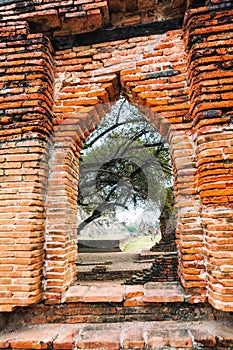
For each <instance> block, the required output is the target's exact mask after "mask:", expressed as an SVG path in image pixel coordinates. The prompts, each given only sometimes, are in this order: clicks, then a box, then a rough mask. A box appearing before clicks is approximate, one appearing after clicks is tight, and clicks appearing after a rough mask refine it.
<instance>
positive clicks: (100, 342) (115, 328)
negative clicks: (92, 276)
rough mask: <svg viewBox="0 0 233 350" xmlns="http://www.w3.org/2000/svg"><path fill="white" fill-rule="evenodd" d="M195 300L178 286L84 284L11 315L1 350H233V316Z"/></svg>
mask: <svg viewBox="0 0 233 350" xmlns="http://www.w3.org/2000/svg"><path fill="white" fill-rule="evenodd" d="M194 301H195V300H193V299H192V297H190V296H188V295H186V294H185V293H184V291H183V289H182V287H181V286H180V284H179V283H177V282H172V283H169V282H167V283H154V282H149V283H146V284H145V285H123V284H121V283H119V282H118V283H117V282H115V283H110V282H101V283H100V282H95V283H93V282H92V283H90V282H89V283H87V282H82V283H79V284H76V285H74V286H72V287H71V288H70V289H69V290H68V291H67V293H66V295H65V298H64V300H63V303H62V304H61V305H49V304H47V305H46V303H39V304H37V305H35V306H31V307H25V308H19V309H18V310H16V311H15V312H13V313H12V314H9V316H8V320H7V321H8V324H7V325H6V327H5V328H4V329H3V330H2V332H1V333H0V349H20V350H26V349H30V350H34V349H48V350H53V349H54V350H55V349H61V350H62V349H73V350H77V349H89V350H91V349H98V350H105V349H106V350H108V349H109V350H110V349H111V350H115V349H118V350H120V349H137V350H142V349H145V350H150V349H171V350H172V349H180V350H181V349H197V350H198V349H200V350H201V349H214V350H215V349H218V350H229V349H233V315H232V313H223V312H219V311H216V310H213V309H212V307H211V306H210V305H209V304H207V303H200V304H195V303H193V302H194Z"/></svg>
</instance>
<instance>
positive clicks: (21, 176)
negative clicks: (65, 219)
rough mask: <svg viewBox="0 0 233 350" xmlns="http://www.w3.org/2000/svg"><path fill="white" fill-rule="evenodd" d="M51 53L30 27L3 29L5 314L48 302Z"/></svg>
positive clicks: (0, 128)
mask: <svg viewBox="0 0 233 350" xmlns="http://www.w3.org/2000/svg"><path fill="white" fill-rule="evenodd" d="M51 51H52V49H51V47H50V44H49V41H48V39H47V38H45V37H44V36H43V35H41V34H30V33H29V31H28V26H27V24H26V23H22V22H19V23H18V22H16V23H10V22H9V23H8V24H7V25H6V24H5V25H4V26H3V25H1V28H0V60H1V68H0V91H1V92H0V101H1V103H0V136H1V141H0V154H1V155H0V157H1V173H0V181H1V204H0V236H1V239H0V251H1V261H0V295H1V301H0V309H1V311H8V310H11V309H12V307H13V306H14V305H18V304H19V305H25V304H31V303H35V302H37V301H38V300H40V299H41V297H42V290H41V283H42V267H43V258H44V251H43V244H44V221H45V209H44V197H45V187H46V178H47V172H48V164H47V160H46V159H47V150H46V148H47V142H46V139H47V137H48V135H49V133H50V130H51V127H52V123H51V121H52V105H53V99H52V91H53V67H52V66H53V58H52V56H51Z"/></svg>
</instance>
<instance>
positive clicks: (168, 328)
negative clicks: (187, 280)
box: [0, 321, 233, 350]
mask: <svg viewBox="0 0 233 350" xmlns="http://www.w3.org/2000/svg"><path fill="white" fill-rule="evenodd" d="M232 330H233V323H232V322H229V321H228V322H224V321H221V322H220V321H205V322H200V321H197V322H171V321H168V322H166V321H163V322H123V323H109V324H103V323H101V324H100V323H98V324H86V323H79V324H61V323H60V324H59V323H55V324H51V323H50V324H43V325H33V326H21V327H19V328H18V329H16V330H12V331H11V330H10V329H8V330H7V329H5V330H3V331H2V332H1V334H0V349H18V350H19V349H21V350H26V349H31V350H34V349H50V350H53V349H54V350H64V349H76V350H77V349H89V350H91V349H97V350H98V349H99V350H105V349H106V350H109V349H111V350H120V349H137V350H142V349H221V350H223V349H224V350H228V349H233V332H232Z"/></svg>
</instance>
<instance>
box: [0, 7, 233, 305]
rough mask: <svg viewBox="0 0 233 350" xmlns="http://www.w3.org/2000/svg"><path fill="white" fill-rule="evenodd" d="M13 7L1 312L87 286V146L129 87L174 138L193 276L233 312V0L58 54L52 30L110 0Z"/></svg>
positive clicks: (3, 96)
mask: <svg viewBox="0 0 233 350" xmlns="http://www.w3.org/2000/svg"><path fill="white" fill-rule="evenodd" d="M4 3H5V5H1V7H0V13H1V16H2V17H1V22H0V62H1V66H0V88H1V90H0V102H1V104H0V136H1V145H0V146H1V147H0V151H1V154H0V162H1V165H2V166H1V170H0V181H1V204H0V220H1V227H0V230H1V236H0V237H1V238H0V251H1V257H2V259H1V265H0V271H1V274H0V297H1V299H0V310H1V311H10V310H12V308H13V307H14V306H16V305H28V304H31V303H35V302H37V301H39V300H40V299H41V298H44V299H46V302H47V303H59V302H61V301H62V297H63V295H64V292H65V290H67V289H68V288H69V286H70V285H71V284H72V283H73V282H74V280H75V260H76V256H77V238H76V229H77V222H76V215H77V205H76V200H77V185H78V184H77V175H78V162H79V153H80V150H81V148H82V145H83V142H84V141H85V138H86V137H87V135H89V133H90V132H92V131H93V130H94V129H95V127H96V125H98V123H99V121H100V119H101V118H103V117H104V116H105V114H106V113H107V112H109V111H110V109H111V103H114V101H115V100H116V99H117V98H118V97H119V93H120V91H121V92H122V93H123V94H124V95H125V96H126V98H127V99H128V100H129V101H130V102H131V103H134V104H136V105H138V106H139V108H140V110H141V112H142V113H143V114H144V116H145V118H146V119H147V120H149V121H150V123H151V125H153V126H154V127H155V128H156V129H157V130H158V131H159V132H160V133H161V135H163V136H164V137H165V138H166V140H167V141H168V142H169V144H170V153H171V160H172V166H173V171H174V189H175V205H176V208H177V233H176V243H177V248H178V264H179V267H178V271H179V277H180V280H181V283H182V285H183V286H184V287H185V288H187V289H188V290H189V293H190V294H194V295H195V298H196V299H195V300H200V301H201V300H205V293H206V291H207V295H208V298H209V301H210V302H211V304H212V305H213V306H214V307H216V308H219V309H222V310H228V311H231V310H232V301H233V289H232V251H233V249H232V227H231V226H232V223H231V214H232V198H233V196H232V166H231V165H232V164H231V163H232V161H231V158H232V140H231V139H232V125H231V121H232V120H231V116H232V97H231V92H232V40H231V36H232V24H231V23H232V15H233V13H232V12H233V10H232V4H231V3H229V2H227V1H214V0H213V1H208V2H207V6H206V7H202V8H197V9H193V10H192V9H191V10H189V11H188V12H187V13H186V18H185V21H184V29H183V30H172V31H168V32H166V33H165V34H157V35H150V36H149V35H148V36H146V37H135V38H131V39H125V40H120V41H114V42H107V43H100V44H91V45H88V46H83V45H82V46H78V45H77V44H76V45H74V46H71V47H70V48H67V49H64V50H62V49H59V50H56V52H54V50H53V48H52V46H51V44H50V41H49V39H48V37H46V36H45V35H44V34H40V32H41V31H43V32H44V33H47V34H48V35H49V36H51V35H55V36H60V35H65V34H67V33H69V34H72V33H80V32H82V31H84V30H89V31H90V30H93V29H96V28H97V27H101V26H102V25H104V23H105V22H104V21H105V20H107V19H108V11H107V8H106V2H105V1H103V2H93V1H87V2H85V3H84V2H83V1H80V2H79V3H76V4H74V3H73V2H72V4H70V5H68V2H53V3H50V2H47V3H46V4H45V3H40V2H37V3H36V4H34V3H33V4H32V3H29V2H27V3H23V2H21V1H17V2H11V1H4ZM110 3H111V2H109V4H110ZM25 4H26V5H28V6H26V5H25ZM88 5H89V6H90V7H89V8H88ZM93 5H94V8H95V10H94V9H93ZM80 6H82V9H81V7H80ZM85 6H86V7H85ZM148 6H149V5H148ZM124 8H126V7H124ZM105 10H106V11H105ZM81 11H87V12H86V13H85V16H84V15H83V17H82V16H80V18H81V19H80V21H81V22H82V21H83V20H84V22H82V23H83V24H82V26H83V27H80V23H81V22H80V21H77V16H79V14H80V12H81ZM88 11H95V12H94V13H93V12H90V13H89V12H88ZM121 15H122V14H121ZM72 16H74V17H72ZM88 16H89V17H88ZM90 16H98V18H99V19H100V20H99V21H98V20H93V21H94V23H96V26H91V25H90V26H89V25H87V22H86V21H88V20H89V19H90V18H91V17H90ZM68 17H69V18H70V20H68ZM61 18H63V19H64V18H65V19H66V20H64V21H63V20H61ZM93 18H94V17H93ZM71 23H73V24H71ZM72 25H74V27H72ZM75 26H76V27H75ZM84 27H85V28H86V29H84ZM42 29H43V30H42ZM32 32H33V33H34V34H32ZM183 36H184V38H183ZM63 40H64V37H63Z"/></svg>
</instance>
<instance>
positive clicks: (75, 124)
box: [44, 101, 99, 304]
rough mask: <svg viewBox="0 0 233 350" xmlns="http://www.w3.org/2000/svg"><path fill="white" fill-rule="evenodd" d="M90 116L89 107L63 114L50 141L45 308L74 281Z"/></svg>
mask: <svg viewBox="0 0 233 350" xmlns="http://www.w3.org/2000/svg"><path fill="white" fill-rule="evenodd" d="M57 104H59V102H58V101H57ZM93 114H94V115H95V117H96V115H97V113H96V111H95V108H92V107H90V108H89V107H83V108H82V109H81V110H80V111H79V112H78V113H76V114H74V115H73V116H71V115H70V114H69V113H68V114H64V115H63V116H64V120H63V122H62V123H61V124H60V125H56V126H55V130H54V134H53V136H52V138H51V143H50V164H49V165H50V167H49V168H50V172H49V179H48V188H47V220H46V244H45V251H46V258H45V267H44V276H45V281H44V283H45V293H44V297H45V299H46V303H47V304H56V303H60V302H61V300H62V297H63V295H64V292H65V291H66V290H67V289H68V288H69V287H70V286H71V285H72V284H73V283H74V282H75V280H76V279H77V277H76V275H77V273H76V261H77V253H78V251H77V249H78V245H77V233H78V232H77V226H78V221H77V219H78V215H77V214H78V207H77V200H78V175H79V174H78V171H79V156H80V150H81V147H82V145H83V142H84V140H85V139H86V137H87V136H88V135H89V133H90V131H93V129H94V126H93V125H94V124H93ZM98 121H99V119H98Z"/></svg>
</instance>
